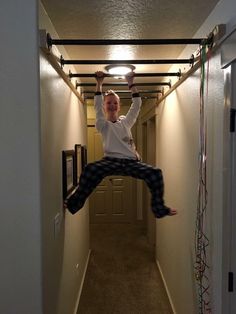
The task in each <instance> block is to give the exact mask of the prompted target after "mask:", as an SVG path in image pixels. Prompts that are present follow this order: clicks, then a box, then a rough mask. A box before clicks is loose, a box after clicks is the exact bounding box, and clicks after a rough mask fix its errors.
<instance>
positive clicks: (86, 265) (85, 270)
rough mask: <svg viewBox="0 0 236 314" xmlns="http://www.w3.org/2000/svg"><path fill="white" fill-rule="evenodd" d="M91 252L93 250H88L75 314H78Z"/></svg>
mask: <svg viewBox="0 0 236 314" xmlns="http://www.w3.org/2000/svg"><path fill="white" fill-rule="evenodd" d="M90 254H91V250H89V252H88V256H87V260H86V264H85V267H84V273H83V277H82V280H81V284H80V288H79V292H78V297H77V301H76V304H75V310H74V314H76V313H77V310H78V306H79V300H80V296H81V292H82V289H83V285H84V279H85V275H86V272H87V268H88V263H89V258H90Z"/></svg>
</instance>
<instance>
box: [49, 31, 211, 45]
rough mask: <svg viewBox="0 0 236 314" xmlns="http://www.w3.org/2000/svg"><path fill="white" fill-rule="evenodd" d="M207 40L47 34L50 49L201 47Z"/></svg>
mask: <svg viewBox="0 0 236 314" xmlns="http://www.w3.org/2000/svg"><path fill="white" fill-rule="evenodd" d="M206 40H207V38H169V39H52V38H51V36H50V34H49V33H48V34H47V44H48V47H51V46H52V45H83V46H87V45H91V46H93V45H95V46H97V45H99V46H102V45H103V46H104V45H191V44H192V45H200V44H201V43H202V42H205V41H206Z"/></svg>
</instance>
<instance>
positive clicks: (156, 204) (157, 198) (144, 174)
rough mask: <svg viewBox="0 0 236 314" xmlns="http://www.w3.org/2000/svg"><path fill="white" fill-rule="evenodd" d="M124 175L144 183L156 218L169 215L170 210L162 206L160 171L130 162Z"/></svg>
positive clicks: (162, 187) (162, 185)
mask: <svg viewBox="0 0 236 314" xmlns="http://www.w3.org/2000/svg"><path fill="white" fill-rule="evenodd" d="M125 175H128V176H132V177H134V178H137V179H142V180H144V181H145V182H146V184H147V186H148V188H149V190H150V192H151V195H152V199H151V209H152V211H153V213H154V215H155V217H157V218H161V217H164V216H166V215H168V214H169V213H170V208H168V207H166V206H165V205H164V182H163V176H162V171H161V170H160V169H158V168H154V167H152V166H150V165H147V164H145V163H142V162H138V161H131V162H128V163H127V166H126V167H125Z"/></svg>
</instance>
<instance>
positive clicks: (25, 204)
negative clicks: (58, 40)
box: [0, 0, 42, 314]
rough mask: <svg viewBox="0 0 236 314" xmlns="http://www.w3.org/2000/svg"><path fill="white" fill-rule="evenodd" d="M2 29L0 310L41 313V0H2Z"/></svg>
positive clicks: (6, 313)
mask: <svg viewBox="0 0 236 314" xmlns="http://www.w3.org/2000/svg"><path fill="white" fill-rule="evenodd" d="M0 34H1V48H0V58H1V65H0V99H1V104H0V138H1V148H0V150H1V153H0V160H1V162H0V186H1V189H0V199H1V205H0V207H1V219H0V247H1V257H0V313H4V314H15V313H34V314H42V294H41V222H40V212H41V207H40V121H39V112H40V107H39V74H38V31H37V1H35V0H25V1H1V9H0Z"/></svg>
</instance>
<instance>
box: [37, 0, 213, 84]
mask: <svg viewBox="0 0 236 314" xmlns="http://www.w3.org/2000/svg"><path fill="white" fill-rule="evenodd" d="M217 2H218V0H207V1H206V0H165V1H163V0H120V1H118V0H42V3H43V6H44V8H45V10H46V11H47V14H48V15H49V17H50V19H51V21H52V23H53V25H54V27H55V29H56V31H57V33H58V35H59V37H60V38H61V39H63V38H64V39H153V38H154V39H159V38H192V37H193V36H194V34H195V33H196V31H197V30H198V29H199V27H200V26H201V24H202V23H203V22H204V21H205V19H206V18H207V17H208V15H209V14H210V12H211V11H212V10H213V8H214V7H215V5H216V4H217ZM206 36H207V34H206ZM65 48H66V50H67V53H68V55H69V57H70V58H71V59H81V60H84V59H89V60H98V59H100V60H133V59H134V60H138V59H171V58H178V56H179V55H180V53H181V51H182V50H183V49H184V46H183V45H181V46H180V45H178V46H173V45H171V46H160V45H159V46H157V45H156V46H153V45H151V46H144V45H143V46H141V45H136V46H125V45H115V46H111V45H109V46H65ZM196 49H197V46H193V51H195V50H196ZM184 58H190V56H185V57H184ZM104 67H105V65H79V66H76V71H77V72H79V73H94V72H95V71H97V70H104ZM135 67H136V72H137V73H143V72H167V71H168V69H169V67H170V65H153V64H152V65H135ZM161 80H162V78H158V77H157V78H136V81H137V82H150V81H152V82H153V81H161ZM81 81H82V82H94V79H93V78H83V79H81ZM107 81H108V82H113V81H114V78H112V79H110V78H109V79H107ZM89 89H91V87H90V88H89ZM151 89H153V88H151Z"/></svg>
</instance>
